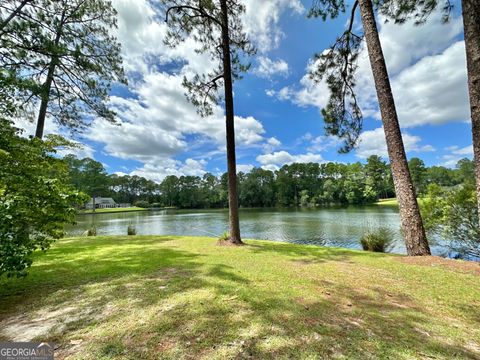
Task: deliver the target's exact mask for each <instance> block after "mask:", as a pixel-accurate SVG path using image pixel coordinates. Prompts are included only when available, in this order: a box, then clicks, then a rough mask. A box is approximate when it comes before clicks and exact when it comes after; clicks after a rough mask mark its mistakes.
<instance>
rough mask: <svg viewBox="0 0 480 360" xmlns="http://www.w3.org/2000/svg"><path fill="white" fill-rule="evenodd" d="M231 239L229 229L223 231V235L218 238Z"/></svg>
mask: <svg viewBox="0 0 480 360" xmlns="http://www.w3.org/2000/svg"><path fill="white" fill-rule="evenodd" d="M229 239H230V233H229V232H228V231H225V232H223V233H222V235H220V237H219V238H218V240H220V241H227V240H229Z"/></svg>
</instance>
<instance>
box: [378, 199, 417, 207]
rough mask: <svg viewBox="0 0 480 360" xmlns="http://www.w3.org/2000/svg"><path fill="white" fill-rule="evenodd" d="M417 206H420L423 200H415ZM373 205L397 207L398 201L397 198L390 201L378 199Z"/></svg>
mask: <svg viewBox="0 0 480 360" xmlns="http://www.w3.org/2000/svg"><path fill="white" fill-rule="evenodd" d="M417 201H418V205H422V201H423V198H417ZM375 205H390V206H392V205H394V206H398V200H397V198H391V199H380V200H378V201H377V202H376V203H375Z"/></svg>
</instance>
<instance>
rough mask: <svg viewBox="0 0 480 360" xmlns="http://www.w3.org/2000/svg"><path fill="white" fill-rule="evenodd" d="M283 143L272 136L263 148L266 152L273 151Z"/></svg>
mask: <svg viewBox="0 0 480 360" xmlns="http://www.w3.org/2000/svg"><path fill="white" fill-rule="evenodd" d="M280 145H282V143H281V142H280V140H278V139H277V138H275V137H271V138H269V139H268V140H267V142H266V143H265V144H264V145H263V150H264V152H265V153H271V152H273V151H274V150H275V149H276V148H278V147H279V146H280Z"/></svg>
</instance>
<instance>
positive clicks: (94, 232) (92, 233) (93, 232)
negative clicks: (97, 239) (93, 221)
mask: <svg viewBox="0 0 480 360" xmlns="http://www.w3.org/2000/svg"><path fill="white" fill-rule="evenodd" d="M87 236H97V228H96V227H95V226H92V227H91V228H90V229H88V230H87Z"/></svg>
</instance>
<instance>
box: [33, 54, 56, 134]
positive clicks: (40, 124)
mask: <svg viewBox="0 0 480 360" xmlns="http://www.w3.org/2000/svg"><path fill="white" fill-rule="evenodd" d="M55 66H56V65H55V59H54V58H52V60H51V62H50V65H49V67H48V73H47V79H46V80H45V83H44V84H43V86H42V101H41V103H40V110H39V112H38V118H37V130H36V131H35V137H37V138H39V139H41V138H42V137H43V131H44V129H45V118H46V117H47V108H48V102H49V101H50V90H51V89H52V83H53V75H54V74H55Z"/></svg>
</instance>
